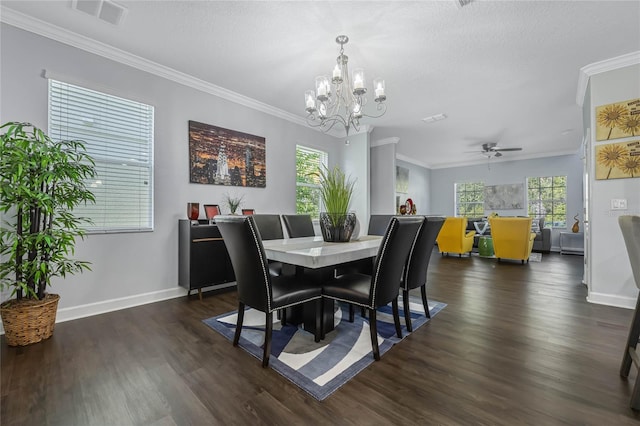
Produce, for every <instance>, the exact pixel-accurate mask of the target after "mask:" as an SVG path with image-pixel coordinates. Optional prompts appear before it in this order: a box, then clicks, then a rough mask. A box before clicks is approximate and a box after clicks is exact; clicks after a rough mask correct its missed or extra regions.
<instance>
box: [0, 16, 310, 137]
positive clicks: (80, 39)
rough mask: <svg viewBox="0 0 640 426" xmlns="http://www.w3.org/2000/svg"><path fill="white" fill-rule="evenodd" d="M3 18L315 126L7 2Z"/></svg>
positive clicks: (123, 61) (284, 117)
mask: <svg viewBox="0 0 640 426" xmlns="http://www.w3.org/2000/svg"><path fill="white" fill-rule="evenodd" d="M0 22H4V23H6V24H8V25H11V26H14V27H17V28H20V29H22V30H25V31H29V32H32V33H34V34H38V35H40V36H43V37H46V38H49V39H51V40H55V41H58V42H60V43H64V44H66V45H69V46H72V47H75V48H78V49H81V50H84V51H86V52H89V53H93V54H95V55H98V56H102V57H103V58H107V59H110V60H112V61H115V62H119V63H121V64H124V65H128V66H130V67H132V68H136V69H139V70H141V71H145V72H148V73H150V74H154V75H156V76H158V77H162V78H164V79H167V80H170V81H173V82H176V83H178V84H182V85H184V86H187V87H191V88H193V89H196V90H199V91H201V92H204V93H208V94H210V95H214V96H217V97H219V98H222V99H225V100H228V101H230V102H233V103H236V104H239V105H243V106H246V107H248V108H251V109H254V110H257V111H260V112H264V113H265V114H269V115H273V116H275V117H278V118H281V119H283V120H287V121H290V122H292V123H295V124H299V125H301V126H304V127H307V128H312V127H309V126H307V123H306V121H305V119H304V118H303V117H300V116H298V115H295V114H291V113H290V112H287V111H285V110H283V109H280V108H276V107H274V106H272V105H268V104H266V103H264V102H261V101H258V100H256V99H253V98H250V97H248V96H244V95H241V94H239V93H236V92H233V91H231V90H228V89H225V88H224V87H220V86H217V85H215V84H212V83H209V82H206V81H204V80H201V79H199V78H196V77H193V76H191V75H189V74H186V73H183V72H180V71H177V70H175V69H173V68H169V67H167V66H164V65H161V64H158V63H156V62H153V61H149V60H147V59H144V58H141V57H139V56H136V55H133V54H131V53H129V52H126V51H124V50H121V49H118V48H115V47H113V46H110V45H108V44H105V43H102V42H99V41H96V40H93V39H91V38H89V37H85V36H83V35H80V34H77V33H74V32H72V31H69V30H66V29H64V28H61V27H58V26H56V25H52V24H50V23H48V22H44V21H42V20H40V19H36V18H33V17H31V16H28V15H25V14H23V13H20V12H16V11H15V10H13V9H9V8H7V7H6V6H0ZM316 130H319V129H316Z"/></svg>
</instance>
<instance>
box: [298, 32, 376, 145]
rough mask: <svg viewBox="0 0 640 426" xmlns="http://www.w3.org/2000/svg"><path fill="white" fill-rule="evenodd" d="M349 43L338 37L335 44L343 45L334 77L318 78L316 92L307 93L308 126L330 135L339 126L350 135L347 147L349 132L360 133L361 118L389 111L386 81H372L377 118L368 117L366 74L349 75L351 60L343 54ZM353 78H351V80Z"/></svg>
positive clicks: (343, 37)
mask: <svg viewBox="0 0 640 426" xmlns="http://www.w3.org/2000/svg"><path fill="white" fill-rule="evenodd" d="M348 42H349V37H347V36H346V35H339V36H338V37H336V43H338V44H339V45H340V55H338V57H337V58H336V66H335V67H334V68H333V73H332V77H331V78H329V77H328V76H326V75H321V76H319V77H316V90H315V92H314V91H313V90H307V91H306V92H305V93H304V99H305V106H306V111H307V124H309V126H311V127H319V128H320V129H321V130H322V131H323V132H328V131H330V130H331V129H333V127H334V126H335V125H336V124H340V125H342V126H344V129H345V131H346V134H347V139H346V140H345V144H347V145H349V139H348V138H349V130H351V129H354V130H355V131H356V132H358V131H360V119H361V118H362V117H370V118H378V117H382V116H383V115H384V113H385V112H386V111H387V106H386V104H385V103H384V101H385V100H386V99H387V96H386V95H385V85H384V80H383V79H381V78H376V79H374V80H373V90H374V93H375V97H374V98H373V100H374V101H375V102H376V104H377V105H376V110H377V113H375V114H376V115H370V114H366V113H365V106H366V105H367V96H366V95H367V87H366V82H365V78H364V70H363V69H362V68H356V69H354V70H353V74H352V75H351V76H350V75H349V68H348V65H347V64H348V62H349V57H348V56H347V55H345V54H344V45H345V44H347V43H348ZM350 77H351V78H350Z"/></svg>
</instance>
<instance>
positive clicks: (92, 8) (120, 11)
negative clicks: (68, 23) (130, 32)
mask: <svg viewBox="0 0 640 426" xmlns="http://www.w3.org/2000/svg"><path fill="white" fill-rule="evenodd" d="M71 8H72V9H76V10H79V11H81V12H84V13H86V14H89V15H91V16H95V17H96V18H98V19H100V20H101V21H104V22H108V23H110V24H113V25H120V24H121V23H122V20H123V19H124V17H125V15H126V14H127V9H126V8H125V7H123V6H120V5H119V4H117V3H114V2H112V1H109V0H72V2H71Z"/></svg>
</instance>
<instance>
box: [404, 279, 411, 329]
mask: <svg viewBox="0 0 640 426" xmlns="http://www.w3.org/2000/svg"><path fill="white" fill-rule="evenodd" d="M402 308H403V309H404V323H405V325H406V326H407V331H408V332H409V333H411V332H412V331H413V326H412V325H411V311H410V310H409V290H405V289H402Z"/></svg>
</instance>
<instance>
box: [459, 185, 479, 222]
mask: <svg viewBox="0 0 640 426" xmlns="http://www.w3.org/2000/svg"><path fill="white" fill-rule="evenodd" d="M470 185H476V186H477V188H475V189H474V190H473V191H468V190H466V187H468V186H470ZM459 186H464V187H465V190H463V191H462V192H464V193H479V194H480V195H481V199H482V200H481V201H465V202H460V201H459V196H458V195H459V193H460V191H459V190H458V188H459ZM453 197H454V201H453V203H454V206H453V208H454V212H455V216H456V217H467V218H476V217H484V182H483V181H478V182H454V184H453ZM460 205H465V206H468V205H480V206H481V209H482V212H481V213H478V211H477V210H478V209H472V210H473V213H468V214H460V210H461V209H460V208H459V206H460Z"/></svg>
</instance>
